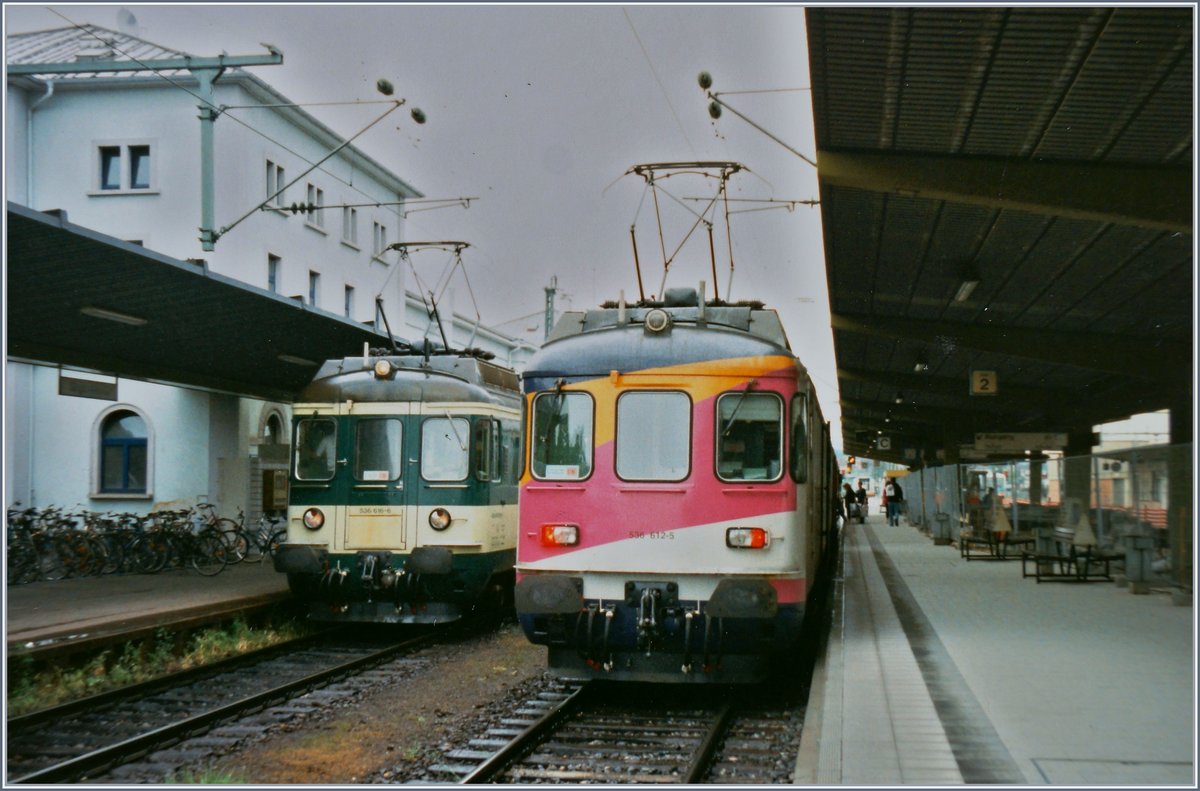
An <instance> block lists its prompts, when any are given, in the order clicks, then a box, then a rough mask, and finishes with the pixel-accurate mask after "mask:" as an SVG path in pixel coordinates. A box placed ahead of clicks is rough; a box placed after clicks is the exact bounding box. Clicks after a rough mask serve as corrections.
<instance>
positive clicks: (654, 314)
mask: <svg viewBox="0 0 1200 791" xmlns="http://www.w3.org/2000/svg"><path fill="white" fill-rule="evenodd" d="M670 328H671V314H670V313H667V312H666V311H665V310H663V309H662V308H654V309H653V310H649V311H647V312H646V332H653V333H659V332H665V331H666V330H669V329H670Z"/></svg>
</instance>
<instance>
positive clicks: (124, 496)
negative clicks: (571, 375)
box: [5, 25, 534, 516]
mask: <svg viewBox="0 0 1200 791" xmlns="http://www.w3.org/2000/svg"><path fill="white" fill-rule="evenodd" d="M182 57H185V53H182V52H177V51H173V50H168V49H166V48H163V47H160V46H158V45H155V44H153V43H150V42H148V41H144V40H142V39H139V38H136V37H133V36H129V35H126V34H123V33H118V32H114V31H111V30H107V29H104V28H100V27H96V26H93V25H84V26H80V27H69V28H62V29H56V30H46V31H40V32H36V33H26V34H18V35H12V36H8V37H7V39H6V62H7V63H8V64H10V65H11V64H29V63H36V64H75V65H77V66H78V69H79V71H78V72H71V73H63V74H41V75H34V76H19V75H18V76H14V75H12V74H9V76H8V82H7V85H6V88H7V90H6V92H5V107H6V115H5V143H6V161H5V188H6V191H7V199H8V200H10V201H13V202H15V203H19V204H22V205H25V206H28V207H30V208H33V209H36V210H41V211H44V210H49V209H61V210H65V211H66V212H67V213H68V216H69V217H70V221H71V222H72V223H74V224H77V225H82V226H85V227H89V228H93V229H95V230H97V231H100V232H102V233H105V234H108V235H110V236H115V237H117V238H120V239H123V240H126V241H131V242H135V243H137V244H140V245H143V246H145V247H147V248H149V249H152V250H155V251H157V252H160V253H164V254H166V255H168V256H171V257H173V258H177V259H188V258H202V259H204V260H205V261H206V262H207V265H208V267H209V269H210V270H211V271H212V272H215V273H218V274H222V275H225V276H228V277H232V278H235V279H238V280H240V281H243V282H245V283H247V284H250V285H252V286H256V287H258V288H263V289H267V290H269V291H273V292H275V293H278V294H281V295H284V296H294V297H296V298H297V299H302V300H304V301H305V302H306V303H308V304H310V305H312V306H315V307H317V308H319V309H321V310H325V311H328V312H331V313H334V314H338V315H344V316H347V317H349V318H351V319H353V320H355V321H359V322H363V323H367V324H374V325H375V326H376V328H377V329H379V330H381V331H382V330H383V324H382V321H381V318H382V317H381V316H380V314H379V312H378V309H377V302H376V297H379V299H380V300H381V303H380V304H382V306H383V309H384V311H386V316H387V320H388V322H389V323H390V326H391V330H392V332H393V334H395V335H396V336H399V337H400V338H402V339H418V338H420V337H421V336H422V335H423V334H424V333H425V331H426V329H427V328H428V320H427V316H426V313H425V311H424V309H423V307H422V306H421V300H420V297H419V296H418V295H416V294H414V293H412V292H410V291H408V289H407V288H406V277H405V274H406V273H405V272H404V267H403V266H401V264H400V261H399V257H398V254H397V253H396V252H395V251H389V250H387V249H386V248H387V246H388V245H389V244H391V243H393V242H396V241H400V240H402V239H403V238H404V236H403V229H404V222H403V220H404V205H403V202H404V201H406V200H409V199H413V198H418V197H420V193H419V192H418V191H417V190H416V189H415V188H413V187H412V186H410V185H409V184H407V183H406V182H404V181H403V180H402V179H401V178H400V177H398V176H396V175H395V174H393V173H392V172H390V171H389V170H388V169H386V168H385V167H383V166H382V165H381V164H379V163H378V162H377V161H375V160H374V159H372V158H371V157H370V156H368V155H367V154H365V153H364V152H363V151H361V150H360V149H358V148H356V147H354V146H353V145H348V146H346V147H345V148H343V149H342V150H341V151H340V152H339V153H337V154H336V155H335V156H333V157H332V158H330V159H328V160H327V161H325V162H324V163H322V164H321V165H320V167H318V168H315V169H313V170H312V172H310V173H308V174H306V175H305V176H304V177H303V178H302V179H300V180H299V181H297V182H296V183H295V184H293V185H291V186H288V187H287V189H286V190H284V191H283V192H282V193H279V194H276V193H277V192H278V191H279V190H280V189H281V188H283V187H284V186H285V185H287V184H288V183H289V182H290V181H292V180H293V179H295V178H296V176H298V175H300V174H301V173H303V172H304V171H306V170H308V169H309V168H310V167H311V166H312V164H313V163H316V162H318V161H319V160H321V159H322V158H323V157H325V156H326V155H327V154H329V152H330V151H332V150H333V149H335V148H337V147H338V146H339V145H341V144H343V143H344V142H345V139H344V138H342V137H340V136H339V135H337V134H336V133H335V132H333V131H332V130H331V129H329V128H328V127H327V126H325V125H324V124H322V123H321V122H320V121H318V120H317V119H316V118H314V117H313V116H312V115H310V114H309V113H307V112H306V111H304V110H303V109H302V108H298V107H294V106H289V105H291V102H290V101H289V100H288V99H287V98H286V97H284V96H282V95H281V94H279V93H278V92H277V91H275V90H274V89H272V88H271V87H270V86H269V85H268V84H267V83H266V82H264V81H263V80H262V79H260V78H259V77H258V76H257V75H255V74H251V73H250V72H249V71H247V70H243V69H239V68H231V69H228V70H226V71H225V72H224V73H223V74H222V75H221V76H220V78H219V79H218V80H217V82H216V83H215V86H214V91H215V94H214V104H216V105H217V106H218V107H220V108H221V112H220V114H219V115H218V116H217V120H216V121H215V124H214V148H215V156H214V158H213V159H212V176H213V184H214V190H213V196H214V206H215V222H214V226H215V227H216V228H221V227H224V226H229V225H231V224H232V223H234V221H235V220H237V219H238V218H240V217H242V216H243V215H247V216H246V217H245V219H244V220H242V221H241V222H240V223H238V224H237V225H236V227H232V228H231V229H230V230H229V231H228V232H227V233H225V234H224V235H222V236H221V237H220V238H219V239H218V240H217V242H216V244H215V248H214V249H212V250H207V251H206V250H204V249H203V247H202V244H201V241H200V234H199V227H200V226H201V224H202V223H201V203H202V201H201V177H202V158H201V142H200V122H199V120H198V117H197V116H198V114H199V113H198V100H197V96H196V95H195V94H196V91H197V89H198V85H199V82H198V80H197V78H196V76H195V75H194V74H193V73H192V72H189V71H188V70H185V69H172V70H169V71H160V72H158V73H155V72H153V71H148V70H143V71H97V70H96V69H97V68H99V67H103V65H105V64H106V63H108V64H109V65H112V64H111V62H113V61H117V62H122V61H123V62H126V63H128V62H130V61H133V60H135V59H136V61H139V62H143V63H148V64H149V65H152V62H153V61H156V60H164V59H173V58H182ZM254 68H256V69H259V70H267V69H269V68H270V67H269V66H262V67H254ZM260 73H267V72H265V71H260ZM268 198H269V199H270V200H269V201H268V207H267V210H265V211H255V208H256V207H257V206H258V205H259V204H260V203H261V202H263V201H264V200H267V199H268ZM293 203H298V204H299V203H303V204H311V205H314V206H315V207H317V208H315V209H311V210H309V209H305V210H302V211H299V212H298V213H294V212H293V211H291V210H290V207H291V204H293ZM344 204H360V205H358V206H353V205H347V206H344V207H343V205H344ZM321 206H330V207H336V208H329V209H324V210H322V209H320V208H319V207H321ZM393 270H396V271H393ZM448 301H449V302H450V303H451V305H450V306H449V308H451V309H450V310H447V309H445V308H443V310H442V315H443V317H444V318H445V319H446V320H447V322H448V324H449V326H448V328H447V333H448V336H449V338H450V341H451V343H452V344H454V345H463V344H465V343H467V342H468V340H470V341H471V345H473V346H477V347H481V348H484V349H487V350H488V351H491V352H493V353H494V354H496V358H497V361H498V362H502V363H505V364H508V365H511V366H514V367H520V366H521V365H522V364H523V363H524V361H525V360H526V359H527V358H528V357H529V355H530V354H532V352H533V351H534V349H533V347H532V346H530V345H529V344H528V343H526V342H524V341H522V340H519V339H515V338H511V337H508V336H506V335H504V334H502V333H498V332H495V331H492V330H489V329H487V328H485V327H478V328H476V327H474V325H475V323H476V321H475V319H474V317H465V316H462V315H453V320H452V321H450V318H451V316H450V314H451V313H452V312H453V311H452V308H453V298H450V299H449V300H448ZM430 334H431V337H433V338H435V339H436V338H439V337H440V336H439V334H438V331H437V329H436V327H435V328H434V329H433V331H432V332H431V333H430ZM354 351H355V350H347V353H348V354H351V353H354ZM100 374H101V375H99V376H98V377H97V378H98V379H101V380H104V379H105V377H104V376H103V375H102V374H103V371H100ZM79 376H82V377H84V378H86V377H87V376H88V375H87V374H80V375H79ZM59 378H60V374H59V370H58V369H57V368H55V367H47V366H39V365H30V364H24V363H16V362H12V361H9V362H8V364H7V365H6V383H5V405H6V415H5V429H6V430H5V451H6V465H5V487H6V493H7V502H6V505H11V504H13V503H14V502H21V503H22V504H24V505H38V506H45V505H51V504H53V505H59V506H64V507H75V506H82V507H84V508H89V509H93V510H116V511H138V512H144V511H147V510H149V509H151V508H152V507H153V506H154V505H155V504H159V503H165V502H180V503H185V504H186V503H191V502H195V501H197V500H208V501H210V502H214V503H216V504H217V505H218V506H219V509H220V512H221V513H222V514H228V515H232V514H234V513H235V511H236V509H237V508H242V509H244V510H245V511H246V512H247V513H248V514H250V515H252V516H253V515H255V514H257V513H259V512H260V511H261V510H262V507H263V489H262V487H263V481H264V480H266V478H267V477H269V475H270V473H271V472H272V471H277V470H283V469H286V465H287V459H288V444H289V430H288V426H289V425H290V418H291V414H290V408H289V406H288V405H287V404H283V403H270V402H264V401H260V400H256V399H249V398H239V397H236V396H231V395H228V394H222V393H213V392H206V391H199V390H190V389H184V388H178V387H171V386H167V385H162V384H155V383H151V382H143V381H135V380H130V379H120V380H119V381H118V382H117V383H116V386H115V387H113V388H112V390H113V392H112V395H111V398H100V399H97V398H96V397H95V395H94V393H93V395H92V397H86V398H85V397H78V396H73V395H60V392H59ZM109 379H111V377H109ZM268 488H269V485H268Z"/></svg>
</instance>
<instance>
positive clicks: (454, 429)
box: [446, 409, 467, 453]
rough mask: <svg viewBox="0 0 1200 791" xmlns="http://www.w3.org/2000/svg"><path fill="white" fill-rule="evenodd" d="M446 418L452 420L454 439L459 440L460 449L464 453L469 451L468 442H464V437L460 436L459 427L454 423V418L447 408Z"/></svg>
mask: <svg viewBox="0 0 1200 791" xmlns="http://www.w3.org/2000/svg"><path fill="white" fill-rule="evenodd" d="M446 420H448V421H449V422H450V430H451V431H453V432H454V439H456V440H458V449H459V450H461V451H462V452H463V453H466V452H467V443H465V442H463V438H462V437H460V436H458V429H457V428H456V427H455V425H454V418H452V417H450V410H449V409H447V410H446Z"/></svg>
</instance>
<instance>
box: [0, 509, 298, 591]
mask: <svg viewBox="0 0 1200 791" xmlns="http://www.w3.org/2000/svg"><path fill="white" fill-rule="evenodd" d="M286 535H287V531H286V528H285V525H284V523H283V521H281V520H270V519H268V518H266V517H263V518H261V519H260V520H259V523H258V525H257V528H255V529H250V528H247V527H246V525H245V516H244V515H243V514H242V512H241V510H240V509H239V510H238V518H237V519H230V518H227V517H220V516H218V515H217V513H216V508H215V506H213V505H212V504H211V503H200V504H198V505H195V506H193V507H191V508H187V509H182V510H163V511H155V512H153V513H149V514H133V513H103V514H102V513H98V512H95V511H78V512H69V511H65V510H63V509H62V508H59V507H56V506H50V507H46V508H24V509H22V508H21V507H20V503H17V504H15V505H14V506H13V507H11V508H9V509H8V526H7V553H6V556H7V565H8V584H9V585H19V584H24V583H29V582H36V581H38V580H61V579H65V578H67V577H85V576H98V575H101V574H151V573H154V572H158V571H162V570H164V569H179V568H192V569H195V570H196V571H198V572H199V573H201V574H204V575H206V576H212V575H215V574H220V573H221V572H222V571H223V570H224V569H225V567H226V566H227V565H231V564H234V563H243V562H245V563H259V562H261V561H262V560H263V558H264V557H267V556H272V555H274V553H275V550H276V549H277V548H278V547H279V545H280V544H281V543H283V541H284V539H285V537H286Z"/></svg>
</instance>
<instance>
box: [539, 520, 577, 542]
mask: <svg viewBox="0 0 1200 791" xmlns="http://www.w3.org/2000/svg"><path fill="white" fill-rule="evenodd" d="M578 543H579V525H562V524H548V525H542V546H544V547H573V546H575V545H576V544H578Z"/></svg>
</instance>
